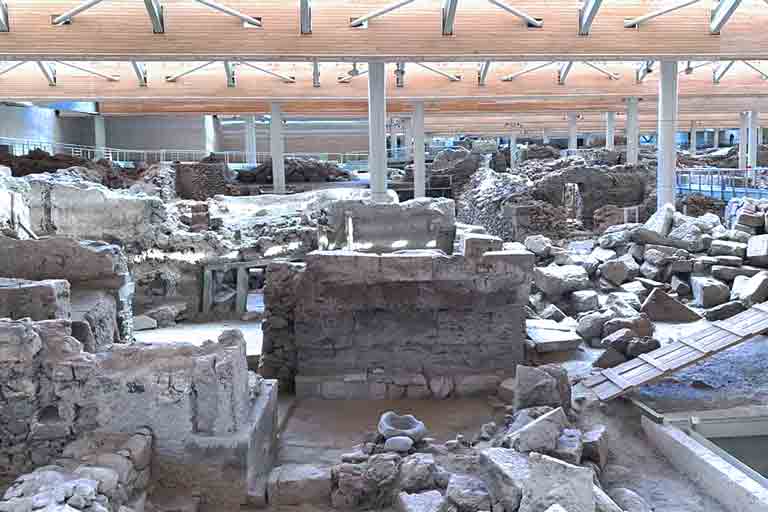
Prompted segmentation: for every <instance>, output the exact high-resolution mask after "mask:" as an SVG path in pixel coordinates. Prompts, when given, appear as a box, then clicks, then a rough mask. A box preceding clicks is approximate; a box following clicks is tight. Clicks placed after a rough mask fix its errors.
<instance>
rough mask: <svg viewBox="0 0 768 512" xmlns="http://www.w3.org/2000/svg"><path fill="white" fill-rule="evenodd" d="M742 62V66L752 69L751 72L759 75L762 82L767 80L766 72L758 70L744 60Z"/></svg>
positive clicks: (767, 74)
mask: <svg viewBox="0 0 768 512" xmlns="http://www.w3.org/2000/svg"><path fill="white" fill-rule="evenodd" d="M742 62H743V63H744V64H745V65H746V66H747V67H748V68H750V69H752V70H753V71H755V72H757V74H759V75H760V76H761V77H762V78H763V80H768V73H766V72H765V71H763V70H762V69H760V68H758V67H757V66H755V65H754V64H752V63H751V62H748V61H746V60H744V61H742Z"/></svg>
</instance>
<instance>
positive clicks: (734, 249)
mask: <svg viewBox="0 0 768 512" xmlns="http://www.w3.org/2000/svg"><path fill="white" fill-rule="evenodd" d="M709 255H710V256H736V257H738V258H745V257H746V256H747V244H744V243H740V242H728V241H726V240H714V241H713V242H712V245H710V246H709Z"/></svg>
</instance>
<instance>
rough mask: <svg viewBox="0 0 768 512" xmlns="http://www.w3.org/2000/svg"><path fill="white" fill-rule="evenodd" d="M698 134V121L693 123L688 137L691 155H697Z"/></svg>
mask: <svg viewBox="0 0 768 512" xmlns="http://www.w3.org/2000/svg"><path fill="white" fill-rule="evenodd" d="M697 133H698V130H697V129H696V121H691V132H690V134H689V135H688V140H689V143H688V152H689V153H690V154H691V155H695V154H696V135H697Z"/></svg>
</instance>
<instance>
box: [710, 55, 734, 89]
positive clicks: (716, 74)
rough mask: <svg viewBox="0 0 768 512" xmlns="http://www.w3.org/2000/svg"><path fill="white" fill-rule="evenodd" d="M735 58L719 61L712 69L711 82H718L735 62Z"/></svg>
mask: <svg viewBox="0 0 768 512" xmlns="http://www.w3.org/2000/svg"><path fill="white" fill-rule="evenodd" d="M735 62H736V61H735V60H729V61H728V62H721V63H720V64H719V65H718V66H717V67H716V68H715V69H713V70H712V82H713V83H715V84H719V83H720V80H722V79H723V77H724V76H725V74H726V73H727V72H728V71H730V69H731V68H732V67H733V64H734V63H735Z"/></svg>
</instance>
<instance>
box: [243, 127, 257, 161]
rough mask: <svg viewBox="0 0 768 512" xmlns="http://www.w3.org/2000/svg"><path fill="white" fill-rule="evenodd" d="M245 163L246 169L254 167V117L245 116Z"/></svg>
mask: <svg viewBox="0 0 768 512" xmlns="http://www.w3.org/2000/svg"><path fill="white" fill-rule="evenodd" d="M245 161H246V163H247V164H248V167H256V166H257V165H258V162H257V161H256V116H254V115H249V116H245Z"/></svg>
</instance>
